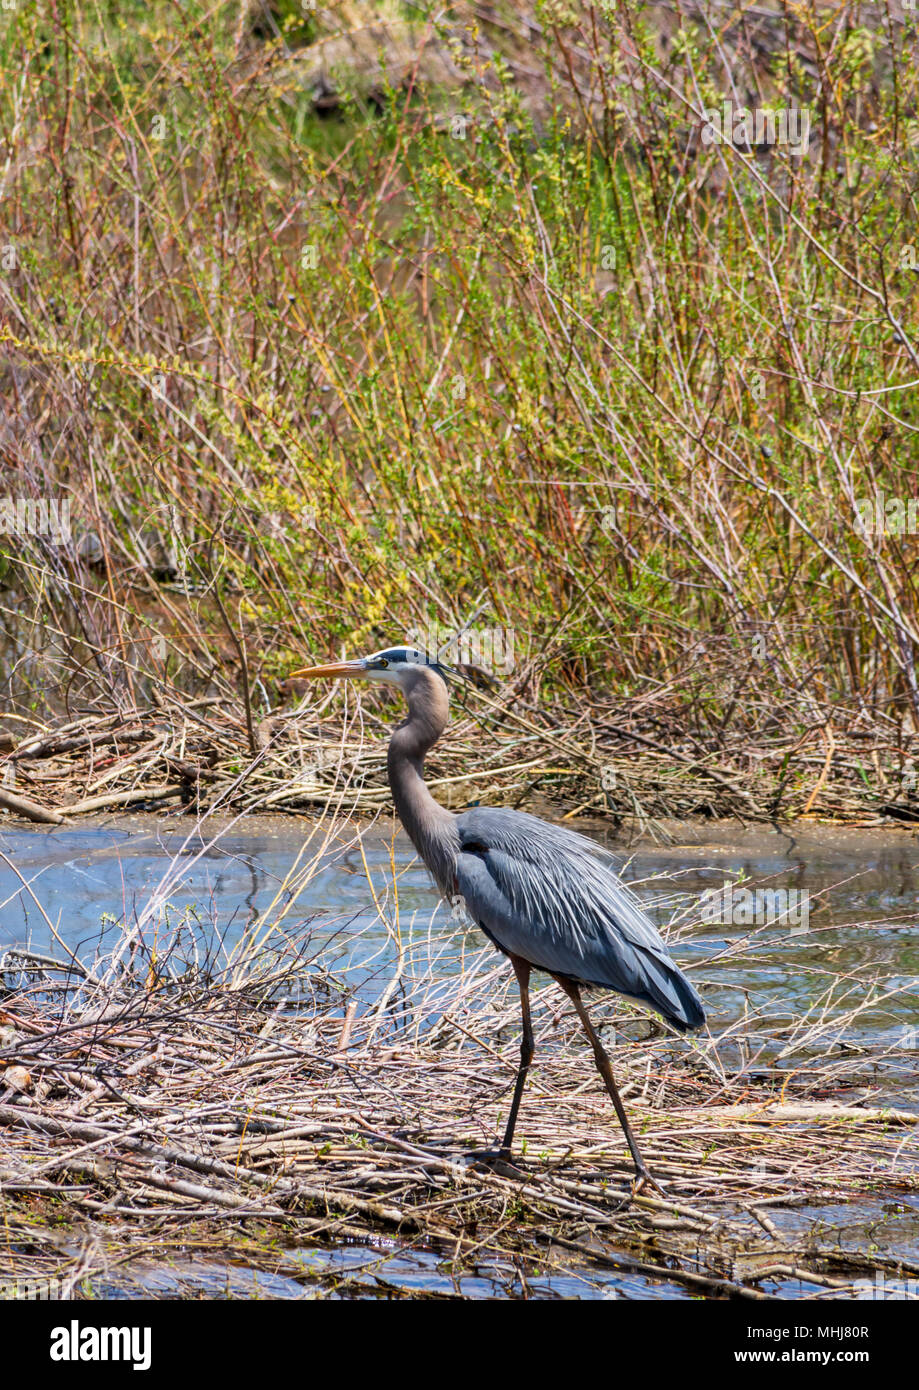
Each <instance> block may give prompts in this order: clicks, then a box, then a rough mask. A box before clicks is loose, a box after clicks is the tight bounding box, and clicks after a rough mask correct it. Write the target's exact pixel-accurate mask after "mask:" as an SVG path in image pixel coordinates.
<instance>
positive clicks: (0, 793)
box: [0, 787, 64, 825]
mask: <svg viewBox="0 0 919 1390" xmlns="http://www.w3.org/2000/svg"><path fill="white" fill-rule="evenodd" d="M0 806H5V807H6V808H7V810H8V811H15V813H16V815H17V816H25V817H26V819H27V820H34V821H38V822H39V823H40V824H42V825H60V823H61V821H62V820H63V819H64V817H63V816H62V815H61V813H60V811H49V810H46V808H45V807H44V806H39V805H38V803H37V802H35V801H29V800H28V799H27V798H26V797H24V796H14V794H13V793H12V792H8V791H6V790H5V789H4V788H2V787H0Z"/></svg>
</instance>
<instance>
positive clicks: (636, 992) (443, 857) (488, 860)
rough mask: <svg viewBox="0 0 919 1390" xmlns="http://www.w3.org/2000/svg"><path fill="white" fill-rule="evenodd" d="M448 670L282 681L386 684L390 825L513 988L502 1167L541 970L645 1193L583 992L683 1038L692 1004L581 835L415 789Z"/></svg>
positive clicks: (388, 668) (333, 671)
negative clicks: (501, 965)
mask: <svg viewBox="0 0 919 1390" xmlns="http://www.w3.org/2000/svg"><path fill="white" fill-rule="evenodd" d="M448 674H450V673H449V670H448V668H446V667H444V666H443V665H441V664H440V663H439V662H438V661H437V660H435V659H433V658H430V657H428V656H427V655H426V654H425V653H424V652H420V651H417V650H415V649H413V648H411V647H388V648H386V650H385V651H380V652H375V653H374V654H373V655H372V656H367V657H364V658H362V659H361V660H358V661H333V662H331V663H330V664H328V665H325V666H308V667H305V668H303V669H301V670H298V671H294V672H293V673H292V674H291V676H290V677H289V679H291V680H301V679H308V678H314V677H320V676H347V677H352V678H362V679H364V680H374V681H386V682H388V683H389V684H392V685H397V686H399V688H400V689H401V691H402V692H403V694H404V695H405V698H406V700H407V702H408V718H407V719H405V720H404V721H403V722H402V723H401V724H400V725H399V726H398V727H397V728H396V729H395V730H394V731H393V735H392V738H391V739H390V742H389V755H388V760H387V762H388V771H389V785H390V787H391V788H392V794H393V800H394V801H395V804H396V811H397V812H398V814H399V819H400V820H401V822H402V824H403V825H404V827H405V829H406V830H407V832H408V834H409V836H410V838H411V841H412V843H413V844H414V846H415V848H416V850H417V851H418V853H419V854H420V856H421V858H422V859H423V860H424V862H425V864H426V865H427V867H428V869H429V870H430V871H431V873H432V874H433V876H434V880H435V882H436V884H437V886H438V888H439V889H440V891H441V893H442V894H443V895H444V897H445V898H447V899H450V900H454V899H455V898H456V897H457V896H459V897H460V898H462V900H463V901H464V903H465V906H466V909H467V911H468V912H469V915H470V916H471V917H472V918H473V920H474V921H475V922H477V923H478V925H479V926H480V927H481V929H482V931H483V932H484V933H485V935H486V936H487V937H488V939H489V940H490V941H491V942H492V943H493V944H494V945H495V946H497V948H498V950H499V951H503V953H504V954H505V955H506V956H508V957H509V958H510V961H511V964H512V965H513V967H514V972H515V974H516V976H517V983H518V985H519V986H520V1009H521V1013H522V1016H523V1038H522V1041H521V1044H520V1067H519V1069H518V1071H517V1080H516V1084H515V1086H514V1096H513V1100H512V1101H511V1109H510V1115H509V1116H508V1121H507V1128H506V1130H505V1133H504V1141H503V1143H502V1145H501V1149H500V1152H499V1154H498V1157H499V1158H500V1159H502V1160H507V1159H508V1158H509V1157H510V1151H511V1144H512V1143H513V1139H514V1129H515V1126H516V1124H517V1111H518V1110H519V1108H520V1097H521V1095H522V1094H523V1087H524V1083H525V1081H526V1076H527V1071H528V1069H529V1066H530V1063H531V1061H532V1060H533V1052H534V1043H533V1027H532V1023H531V1021H530V989H529V986H530V972H531V970H534V969H536V970H545V971H547V972H548V973H549V974H550V975H552V976H553V978H554V979H555V980H557V981H558V983H559V984H560V985H561V987H562V989H563V990H564V991H565V993H566V994H567V995H568V998H569V999H570V1000H571V1002H572V1004H573V1005H574V1007H575V1009H576V1011H577V1015H578V1018H579V1019H580V1020H581V1023H582V1024H583V1027H584V1031H585V1033H586V1034H587V1036H588V1038H589V1040H590V1045H591V1047H592V1048H593V1054H594V1060H595V1061H596V1064H597V1069H598V1071H599V1072H600V1075H601V1076H602V1078H603V1081H604V1083H605V1085H606V1089H607V1091H608V1092H609V1094H610V1098H611V1099H612V1102H613V1105H614V1106H615V1108H616V1114H617V1115H618V1117H619V1123H620V1124H621V1125H622V1129H623V1132H624V1134H625V1137H626V1140H627V1142H628V1146H629V1151H630V1152H631V1155H632V1159H633V1161H634V1164H635V1174H636V1180H637V1182H638V1184H639V1185H641V1184H643V1183H645V1182H651V1183H652V1184H653V1185H654V1186H657V1185H658V1184H656V1183H654V1180H653V1179H652V1178H651V1175H650V1173H649V1172H648V1169H647V1167H646V1165H645V1162H644V1159H643V1158H642V1156H641V1153H640V1151H639V1148H638V1144H637V1143H636V1142H635V1136H634V1134H633V1133H632V1129H631V1126H630V1124H629V1120H628V1116H627V1115H626V1113H625V1108H624V1106H623V1104H622V1100H621V1099H620V1096H619V1092H618V1090H617V1089H616V1083H615V1081H614V1079H613V1070H612V1067H611V1065H610V1060H609V1057H608V1056H607V1054H606V1052H605V1050H604V1047H603V1044H602V1043H601V1041H600V1039H599V1037H598V1036H597V1031H596V1029H595V1028H594V1026H593V1024H592V1023H591V1021H590V1017H589V1016H588V1013H587V1010H586V1009H585V1007H584V1003H583V1000H582V999H581V989H582V987H584V986H599V987H600V988H603V989H612V990H616V991H617V992H618V993H619V994H624V995H626V996H628V997H629V998H631V999H635V1000H638V1001H639V1002H640V1003H642V1004H647V1005H650V1007H651V1008H652V1009H655V1010H657V1012H658V1013H660V1014H662V1015H663V1017H664V1018H665V1019H667V1021H668V1022H669V1023H671V1024H672V1025H673V1027H674V1028H676V1029H678V1030H679V1031H680V1032H685V1031H686V1030H687V1029H690V1028H699V1027H701V1025H702V1024H703V1023H704V1022H705V1014H704V1012H703V1009H702V1003H701V1000H700V999H699V996H698V995H697V994H696V991H695V990H694V989H693V987H692V985H691V984H690V983H689V981H688V980H687V979H686V977H685V975H683V974H682V972H681V971H680V970H679V969H678V968H677V966H676V965H675V964H674V962H673V961H672V960H671V958H670V956H669V955H668V953H667V948H666V947H665V945H664V943H663V941H662V940H661V938H660V936H659V935H658V933H657V931H656V929H655V927H654V926H653V925H652V923H651V922H650V921H649V920H648V918H647V917H646V916H645V914H644V912H643V911H642V909H641V907H640V906H639V904H638V902H637V900H636V899H635V898H634V897H633V895H632V894H631V893H630V892H629V890H628V889H627V888H626V887H625V885H624V884H623V883H622V882H621V881H620V880H619V878H617V876H616V874H615V872H614V870H613V866H612V861H611V858H610V856H609V855H608V854H607V853H606V852H605V851H604V850H602V849H601V848H600V846H598V845H596V844H595V843H594V842H593V841H592V840H588V839H587V838H586V837H585V836H583V835H578V834H576V833H575V832H574V831H572V830H567V829H562V828H561V827H560V826H557V825H550V824H548V823H547V822H546V821H543V820H539V819H537V817H536V816H530V815H527V814H526V813H525V812H523V811H506V810H501V809H497V808H496V809H489V808H488V807H484V806H477V807H474V808H473V809H472V810H470V811H463V812H462V813H461V814H460V815H453V814H452V813H451V812H450V811H447V810H445V809H444V807H443V806H440V805H438V803H437V802H436V801H435V800H434V798H433V796H432V795H431V793H430V792H429V791H428V789H427V787H426V786H425V783H424V777H423V775H422V770H423V766H424V759H425V755H426V754H427V753H428V751H429V750H430V749H431V748H432V747H433V745H434V744H435V743H436V742H437V740H438V739H439V738H440V735H441V734H442V733H443V731H444V729H445V728H446V726H447V722H448V719H449V696H448V686H447V676H448Z"/></svg>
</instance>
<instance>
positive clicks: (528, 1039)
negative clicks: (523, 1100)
mask: <svg viewBox="0 0 919 1390" xmlns="http://www.w3.org/2000/svg"><path fill="white" fill-rule="evenodd" d="M511 964H512V965H513V967H514V974H515V975H516V976H517V983H518V985H519V986H520V1013H521V1016H522V1019H523V1037H522V1038H521V1039H520V1066H519V1067H518V1068H517V1082H516V1085H515V1086H514V1099H513V1100H512V1101H511V1113H510V1115H509V1116H508V1118H507V1128H506V1130H505V1131H504V1142H503V1143H502V1145H501V1153H500V1157H501V1158H510V1153H511V1144H513V1142H514V1129H515V1128H516V1125H517V1111H518V1110H519V1109H520V1097H521V1096H522V1095H523V1087H524V1085H525V1083H526V1079H527V1072H528V1071H529V1069H530V1063H531V1062H532V1060H533V1053H534V1052H535V1051H536V1044H535V1043H534V1041H533V1025H532V1023H531V1021H530V966H529V964H528V963H527V961H525V960H521V958H520V956H511Z"/></svg>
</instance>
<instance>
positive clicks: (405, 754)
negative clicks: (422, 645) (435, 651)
mask: <svg viewBox="0 0 919 1390" xmlns="http://www.w3.org/2000/svg"><path fill="white" fill-rule="evenodd" d="M424 675H425V677H427V679H426V680H424V681H423V682H420V683H419V684H418V685H416V686H415V687H414V688H413V689H412V690H410V691H409V692H408V697H407V698H408V719H406V720H405V722H404V723H403V724H400V725H399V727H398V728H397V729H396V730H395V731H394V732H393V736H392V738H391V739H390V741H389V753H388V756H387V767H388V771H389V785H390V787H391V788H392V795H393V801H394V802H395V805H396V813H397V814H398V817H399V819H400V820H401V822H402V824H403V825H404V827H405V829H406V831H407V832H408V834H409V836H410V838H411V841H412V844H413V845H414V846H415V848H416V850H417V851H418V853H419V854H420V855H421V858H422V859H423V860H424V862H425V864H427V866H428V868H429V869H430V870H431V873H432V874H433V875H434V878H435V880H436V882H437V885H438V887H439V888H440V890H441V892H442V893H444V894H446V895H447V896H449V895H450V894H451V893H452V892H453V872H454V867H455V862H456V853H457V849H458V846H459V837H458V835H457V833H456V829H455V827H454V823H453V822H454V817H453V816H452V815H451V813H450V812H449V811H446V810H445V809H444V808H443V806H440V805H438V803H437V802H436V801H435V800H434V798H433V796H432V795H431V793H430V792H429V791H428V789H427V787H426V786H425V782H424V777H423V775H422V773H423V768H424V759H425V755H426V754H427V753H428V751H429V750H430V749H431V748H432V747H433V746H434V744H435V743H436V742H437V740H438V739H439V738H440V736H441V734H442V733H443V731H444V729H445V728H446V725H447V718H448V704H447V693H446V688H445V687H444V688H443V689H442V691H441V690H438V689H437V688H436V685H431V684H430V682H436V683H437V685H440V686H441V687H443V682H442V681H441V678H440V676H437V675H435V674H434V673H433V672H424Z"/></svg>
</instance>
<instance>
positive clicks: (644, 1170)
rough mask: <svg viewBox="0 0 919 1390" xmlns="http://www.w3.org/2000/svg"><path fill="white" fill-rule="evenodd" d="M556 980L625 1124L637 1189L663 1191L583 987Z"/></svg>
mask: <svg viewBox="0 0 919 1390" xmlns="http://www.w3.org/2000/svg"><path fill="white" fill-rule="evenodd" d="M554 978H555V979H556V981H557V982H558V983H559V984H560V985H561V987H562V989H563V990H564V991H565V993H566V994H567V996H568V998H569V999H570V1000H571V1002H572V1004H573V1005H574V1007H575V1008H576V1009H577V1014H578V1018H579V1019H580V1020H581V1023H582V1025H583V1028H584V1032H585V1033H586V1034H587V1036H588V1038H589V1039H590V1045H591V1047H592V1048H593V1050H594V1061H595V1062H596V1064H597V1071H598V1072H599V1073H600V1075H601V1076H602V1077H603V1081H604V1084H605V1086H606V1089H607V1091H608V1093H609V1097H610V1100H611V1101H612V1102H613V1105H614V1106H615V1109H616V1114H617V1116H618V1117H619V1123H620V1124H621V1125H622V1132H623V1134H624V1135H625V1139H626V1143H627V1144H628V1146H629V1153H630V1154H631V1155H632V1161H633V1162H634V1164H635V1177H636V1179H637V1186H636V1190H639V1189H640V1188H641V1187H642V1186H643V1184H645V1183H648V1184H649V1185H650V1186H651V1187H656V1188H657V1189H658V1191H659V1192H663V1191H664V1189H663V1188H662V1187H661V1185H660V1183H659V1182H658V1181H657V1179H656V1178H653V1177H652V1176H651V1174H650V1172H649V1171H648V1166H647V1164H646V1163H645V1161H644V1159H643V1158H642V1156H641V1150H640V1149H639V1147H638V1143H637V1141H636V1139H635V1135H634V1134H633V1133H632V1126H631V1125H630V1124H629V1117H628V1115H627V1114H626V1113H625V1106H624V1105H623V1104H622V1097H621V1096H620V1094H619V1091H618V1088H617V1086H616V1082H615V1080H614V1078H613V1068H612V1064H611V1062H610V1060H609V1057H608V1056H607V1054H606V1049H605V1048H604V1046H603V1044H602V1043H601V1041H600V1038H599V1036H598V1034H597V1030H596V1029H595V1028H594V1026H593V1024H592V1023H591V1021H590V1015H589V1014H588V1012H587V1010H586V1009H585V1008H584V1001H583V1000H582V998H581V990H580V988H579V986H578V985H576V984H575V983H574V981H573V980H566V979H565V977H564V976H563V975H556V976H555V977H554Z"/></svg>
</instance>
